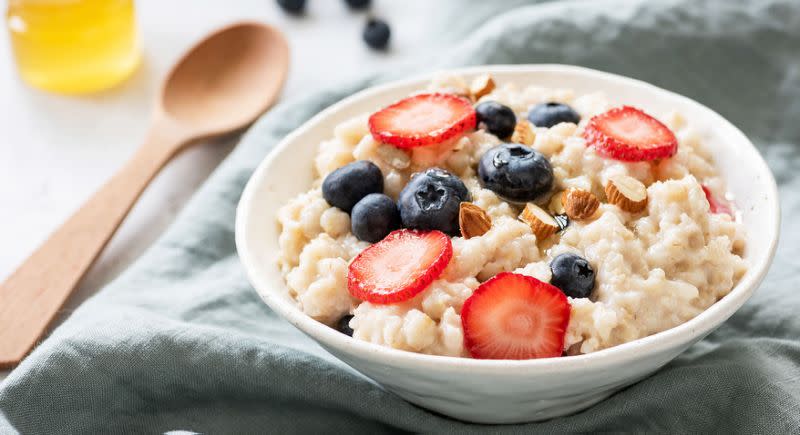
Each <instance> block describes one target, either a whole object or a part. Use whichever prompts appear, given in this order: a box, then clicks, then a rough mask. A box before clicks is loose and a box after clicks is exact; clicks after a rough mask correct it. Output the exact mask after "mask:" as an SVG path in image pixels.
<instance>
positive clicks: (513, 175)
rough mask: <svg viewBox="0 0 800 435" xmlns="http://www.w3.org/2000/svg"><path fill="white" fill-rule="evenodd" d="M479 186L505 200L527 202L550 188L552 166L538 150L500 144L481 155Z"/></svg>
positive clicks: (512, 144)
mask: <svg viewBox="0 0 800 435" xmlns="http://www.w3.org/2000/svg"><path fill="white" fill-rule="evenodd" d="M478 178H479V180H480V182H481V185H482V186H483V187H485V188H487V189H489V190H491V191H493V192H494V193H496V194H498V195H500V196H501V197H503V198H504V199H506V200H509V201H515V202H528V201H534V200H536V199H538V198H540V197H541V196H542V195H545V194H547V192H549V191H550V189H552V187H553V168H552V166H550V162H549V161H548V160H547V158H546V157H545V156H544V155H542V154H541V153H539V152H538V151H536V150H534V149H532V148H528V147H526V146H525V145H520V144H515V143H505V144H500V145H498V146H496V147H494V148H492V149H490V150H489V151H487V152H485V153H484V154H483V156H481V161H480V163H478Z"/></svg>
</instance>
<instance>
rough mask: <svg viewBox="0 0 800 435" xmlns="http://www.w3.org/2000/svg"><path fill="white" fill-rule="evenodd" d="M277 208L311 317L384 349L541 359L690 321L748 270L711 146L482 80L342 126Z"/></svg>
mask: <svg viewBox="0 0 800 435" xmlns="http://www.w3.org/2000/svg"><path fill="white" fill-rule="evenodd" d="M314 170H315V181H314V183H313V185H312V187H311V189H310V190H308V191H307V192H305V193H302V194H300V195H298V196H297V197H295V198H293V199H292V200H290V201H289V202H288V203H287V204H286V205H284V206H283V207H282V208H281V209H280V211H279V212H278V221H279V224H280V226H281V233H280V238H279V244H280V255H279V266H280V268H281V271H282V274H283V276H284V279H285V280H286V284H287V287H288V289H289V292H290V294H291V296H292V297H293V298H294V300H295V301H296V302H297V305H298V307H299V308H300V309H301V310H302V311H303V312H304V313H306V314H307V315H309V316H311V317H312V318H314V319H316V320H318V321H320V322H323V323H325V324H327V325H329V326H330V327H332V328H334V329H336V330H339V331H341V332H342V333H344V334H347V335H351V336H352V337H353V338H354V339H356V340H363V341H368V342H372V343H376V344H379V345H383V346H387V347H391V348H395V349H401V350H406V351H411V352H419V353H425V354H432V355H446V356H458V357H466V358H489V359H530V358H545V357H560V356H568V355H577V354H584V353H590V352H595V351H598V350H601V349H605V348H609V347H612V346H615V345H618V344H622V343H626V342H629V341H632V340H636V339H638V338H642V337H646V336H648V335H652V334H655V333H658V332H661V331H664V330H666V329H669V328H672V327H674V326H677V325H680V324H681V323H684V322H686V321H688V320H690V319H692V318H693V317H695V316H696V315H698V314H699V313H701V312H702V311H703V310H705V309H707V308H708V307H710V306H711V305H713V304H714V303H715V302H716V301H718V300H719V299H720V298H722V297H724V296H725V295H726V294H728V293H729V292H730V291H731V289H732V288H733V287H734V285H735V284H736V283H737V282H738V280H739V279H740V278H741V276H742V275H743V274H744V272H745V270H746V264H745V262H744V260H743V259H742V258H741V254H742V252H743V250H744V237H743V236H744V234H743V229H742V226H741V224H740V223H739V222H737V219H736V208H735V204H733V202H731V201H729V199H728V198H727V197H728V194H727V192H726V186H725V181H724V180H723V179H722V178H721V176H720V175H719V173H718V171H717V169H716V168H715V166H714V156H713V155H712V154H711V152H710V151H709V148H708V146H707V144H706V143H705V142H704V137H703V136H702V135H700V134H698V133H697V131H696V130H694V129H693V128H692V126H691V119H684V118H683V117H682V116H681V114H680V113H677V112H671V113H650V112H648V111H647V107H631V106H625V105H622V104H618V103H616V102H615V101H614V99H613V96H606V95H602V94H600V93H587V94H576V93H574V92H573V91H571V90H569V89H558V88H545V87H540V86H536V85H531V86H524V87H520V86H518V85H517V84H515V83H495V81H494V80H493V79H492V78H491V77H490V76H488V75H484V76H481V77H477V78H475V80H474V81H473V82H472V83H471V84H468V83H466V82H465V81H464V80H463V79H462V78H461V77H457V76H442V77H439V78H437V79H435V80H434V81H433V82H432V83H431V84H430V85H429V88H428V89H420V90H419V91H418V92H417V93H415V94H412V95H410V96H408V97H407V98H404V99H401V100H399V101H397V102H394V103H393V104H390V105H388V106H386V107H383V108H380V107H375V112H373V113H365V114H363V115H361V116H357V117H354V118H352V119H350V120H347V121H345V122H343V123H341V124H340V125H338V126H337V127H336V128H335V129H334V131H333V132H332V137H331V138H330V139H328V140H325V141H323V142H322V143H320V144H319V148H318V152H317V154H316V156H315V159H314Z"/></svg>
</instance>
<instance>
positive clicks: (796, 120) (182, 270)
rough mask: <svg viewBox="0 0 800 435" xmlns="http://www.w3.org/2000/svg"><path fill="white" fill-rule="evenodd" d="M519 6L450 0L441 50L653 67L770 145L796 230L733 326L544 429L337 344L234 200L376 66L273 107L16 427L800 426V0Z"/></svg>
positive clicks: (66, 346) (790, 230)
mask: <svg viewBox="0 0 800 435" xmlns="http://www.w3.org/2000/svg"><path fill="white" fill-rule="evenodd" d="M516 3H518V2H482V1H477V0H476V1H474V2H469V1H466V0H461V1H454V2H450V3H440V2H437V3H436V5H437V6H436V8H437V10H438V13H440V14H442V15H441V23H442V26H441V27H440V28H438V29H433V30H431V32H432V33H431V35H441V38H445V39H444V40H447V41H452V42H453V43H452V44H450V45H448V48H447V50H443V51H442V53H444V54H442V55H441V56H438V57H437V62H439V63H438V64H437V66H439V67H445V66H455V65H466V64H482V63H568V64H577V65H583V66H587V67H592V68H597V69H601V70H605V71H611V72H615V73H619V74H623V75H627V76H631V77H635V78H638V79H642V80H645V81H648V82H651V83H654V84H656V85H658V86H662V87H664V88H667V89H671V90H673V91H676V92H678V93H681V94H684V95H687V96H689V97H691V98H694V99H696V100H698V101H700V102H701V103H704V104H706V105H708V106H710V107H711V108H713V109H715V110H717V111H718V112H720V113H721V114H722V115H723V116H725V117H727V118H728V119H729V120H731V121H732V122H733V123H734V124H736V125H737V126H739V127H741V128H742V130H744V132H745V133H746V134H747V135H748V136H749V137H750V138H751V139H752V140H753V141H754V142H755V143H756V144H757V145H758V147H759V149H760V150H761V152H762V153H763V154H764V155H765V156H766V158H767V160H768V162H769V164H770V166H771V168H772V170H773V171H774V173H775V176H776V178H777V180H778V183H779V185H780V190H781V197H782V206H783V213H784V216H783V219H784V220H783V222H784V225H783V231H782V233H783V238H782V242H781V244H780V246H779V250H778V255H777V257H776V260H775V263H774V265H773V267H772V270H771V272H770V274H769V276H768V277H767V279H766V281H765V282H764V284H763V285H762V286H761V288H760V289H759V291H757V292H756V294H755V296H754V297H753V298H752V300H751V301H749V302H748V303H747V304H746V305H745V306H744V307H743V308H742V309H741V310H740V311H739V312H738V313H737V314H736V315H734V316H733V317H732V318H731V319H730V320H729V321H728V322H726V323H725V324H724V325H723V326H722V327H721V328H720V329H719V330H717V331H716V332H714V333H713V334H711V335H710V336H709V337H708V338H707V339H705V340H703V341H702V342H700V343H698V344H697V345H695V346H693V347H692V348H690V349H689V351H687V352H686V353H684V354H683V355H681V356H680V357H678V358H677V359H676V360H674V361H673V362H671V363H670V364H668V365H667V366H666V367H664V368H663V369H662V370H660V371H659V372H658V373H657V374H655V375H653V376H651V377H649V378H647V379H645V380H643V381H642V382H639V383H638V384H636V385H633V386H631V387H629V388H627V389H625V390H623V391H620V392H619V393H617V394H615V395H613V396H612V397H610V398H609V399H607V400H605V401H603V402H601V403H600V404H598V405H596V406H594V407H592V408H590V409H588V410H586V411H584V412H581V413H579V414H576V415H573V416H570V417H564V418H558V419H553V420H550V421H546V422H542V423H533V424H527V425H513V426H496V427H489V426H480V425H472V424H467V423H463V422H459V421H455V420H452V419H448V418H445V417H442V416H441V415H437V414H434V413H431V412H429V411H426V410H424V409H420V408H418V407H416V406H414V405H411V404H409V403H406V402H404V401H403V400H401V399H400V398H398V397H396V396H394V395H392V394H390V393H387V392H386V391H384V390H383V389H381V388H380V387H379V386H377V385H376V384H375V383H373V382H372V381H370V380H368V379H366V378H365V377H363V376H361V375H360V374H358V373H357V372H355V371H353V370H352V369H350V368H349V367H347V366H346V365H345V364H343V363H341V362H340V361H338V360H336V359H335V358H333V357H332V356H331V355H329V354H328V353H327V352H325V351H324V350H322V349H321V348H320V347H319V346H317V345H316V344H315V343H314V342H313V341H312V340H310V339H308V338H307V337H305V336H304V335H303V334H301V333H300V332H299V331H297V330H296V329H295V328H293V327H292V326H290V325H289V324H288V323H287V322H285V321H283V320H282V319H280V318H279V317H278V316H276V315H275V314H274V313H272V312H271V311H270V310H269V309H268V308H267V307H266V306H265V305H264V304H263V303H262V302H261V301H260V300H259V298H258V296H257V295H256V293H255V291H253V289H252V288H251V287H250V285H249V284H248V282H247V280H246V278H245V274H244V271H243V270H242V267H241V265H240V264H239V261H238V259H237V256H236V251H235V247H234V238H233V223H234V208H235V206H236V203H237V200H238V198H239V195H240V193H241V190H242V188H243V186H244V184H245V182H246V181H247V179H248V177H249V175H250V174H251V172H252V171H253V169H254V167H255V165H256V164H257V163H258V162H259V161H260V160H261V159H262V158H263V157H264V156H265V155H266V154H267V152H269V150H270V148H271V147H272V146H273V145H274V144H275V143H276V142H277V141H279V140H280V139H281V138H282V137H283V136H284V135H286V134H287V133H288V132H289V131H291V130H292V129H294V128H295V127H297V126H298V125H300V124H301V123H302V122H303V121H305V120H306V119H308V118H309V117H311V116H312V115H314V114H315V113H317V112H319V111H320V110H321V109H323V108H324V107H326V106H328V105H330V104H332V103H333V102H335V101H337V100H339V99H341V98H343V97H345V96H347V95H349V94H351V93H352V92H355V91H356V90H358V89H360V88H362V87H364V86H367V85H369V84H371V83H374V82H375V81H376V80H373V79H370V80H361V81H359V82H357V83H354V84H352V85H351V86H337V87H336V88H335V89H336V90H335V91H332V90H327V91H319V92H318V93H316V94H313V95H310V96H307V97H305V98H302V99H298V100H295V101H291V102H286V103H284V104H282V105H280V106H278V107H276V108H275V109H273V110H272V111H271V112H270V113H269V114H267V115H266V116H264V117H263V119H261V120H260V121H259V122H258V123H257V124H256V125H255V126H254V127H253V128H252V129H251V130H250V132H249V133H248V134H247V135H246V136H245V137H244V139H243V140H242V142H241V144H240V145H239V147H238V148H237V149H236V150H235V151H234V152H233V153H232V155H231V156H230V157H229V158H228V159H227V160H226V161H225V162H224V163H223V164H222V165H221V166H220V167H219V169H218V170H217V171H216V173H215V174H213V176H212V177H211V178H210V179H209V180H208V182H207V183H206V184H205V186H204V187H203V188H202V189H201V191H200V192H199V193H198V194H197V196H196V197H195V198H194V199H193V200H192V201H191V203H190V204H189V205H188V206H187V207H186V209H185V210H184V212H183V213H182V215H181V216H180V217H179V218H178V219H177V221H176V222H175V224H174V225H173V226H172V227H171V229H170V230H169V231H168V232H167V233H166V234H165V235H164V236H163V237H162V238H161V240H160V241H159V242H158V243H156V244H155V245H154V246H153V247H152V248H151V249H150V250H149V251H148V252H147V253H146V254H145V255H144V256H143V257H142V258H141V259H140V260H139V261H138V262H137V263H136V264H135V265H134V266H132V267H131V268H130V269H129V270H128V271H127V272H126V273H124V274H123V275H122V276H121V277H120V278H119V279H117V280H116V282H114V283H113V284H112V285H110V286H108V288H106V289H104V290H103V291H101V292H100V293H99V294H98V295H97V296H95V297H93V298H92V299H91V300H89V301H88V302H86V303H85V304H84V305H83V306H81V307H80V308H79V309H78V310H77V311H75V313H74V314H73V315H72V316H71V317H70V318H69V319H68V320H67V321H66V322H65V323H64V324H63V325H62V326H61V327H59V328H58V329H57V330H56V331H55V332H54V333H53V334H52V336H50V337H49V338H48V339H47V340H45V341H44V342H43V343H42V344H41V345H40V346H39V347H38V348H37V349H36V350H35V351H34V352H33V353H32V354H31V355H30V356H29V357H28V358H27V359H26V360H25V361H24V362H23V363H22V364H21V365H20V366H19V367H18V368H17V369H16V370H15V371H13V372H12V373H11V374H10V376H9V377H8V378H7V379H6V380H5V381H4V382H3V383H2V384H1V385H0V432H1V433H16V432H20V433H32V434H38V433H153V432H165V431H173V430H188V431H195V432H201V433H338V432H342V433H345V432H347V433H355V432H358V433H362V432H363V433H382V432H394V431H412V432H442V433H460V434H466V433H473V432H483V431H486V430H488V429H491V430H492V431H494V432H498V433H501V432H502V433H506V432H508V433H516V432H531V431H543V432H571V431H580V432H588V431H620V430H622V431H655V432H670V433H682V432H740V433H789V432H793V433H797V432H798V431H800V316H798V315H797V313H798V312H800V294H798V288H797V285H796V283H797V276H798V274H799V273H800V260H799V259H800V233H798V231H797V229H796V225H795V224H794V222H793V220H794V219H796V218H798V217H799V216H800V215H798V213H799V212H800V175H798V174H800V1H798V0H765V1H752V2H745V1H726V0H716V1H715V0H667V1H658V2H656V1H648V0H633V1H606V0H597V1H567V2H551V3H541V4H534V5H529V6H526V7H522V8H518V9H513V10H511V9H512V8H511V6H510V5H512V4H516ZM492 16H493V17H494V18H489V17H492ZM448 23H452V25H448ZM432 37H433V36H432ZM438 37H439V36H437V38H438ZM456 41H460V42H456ZM420 65H434V63H432V62H428V63H420ZM415 72H419V71H418V70H417V71H415ZM404 74H405V72H394V73H393V74H392V75H393V76H399V75H404ZM380 77H381V79H380V80H385V79H386V77H387V75H382V76H380Z"/></svg>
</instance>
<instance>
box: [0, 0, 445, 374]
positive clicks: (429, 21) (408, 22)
mask: <svg viewBox="0 0 800 435" xmlns="http://www.w3.org/2000/svg"><path fill="white" fill-rule="evenodd" d="M431 3H433V5H432V4H431ZM437 3H438V2H435V3H434V2H429V1H427V0H412V1H406V0H404V1H399V0H373V8H372V11H373V13H374V14H375V15H376V16H380V17H383V18H386V19H387V21H388V22H389V23H390V25H391V26H392V32H393V33H392V41H391V49H390V50H389V52H388V53H379V52H378V53H376V52H373V51H370V50H369V49H368V48H367V47H366V46H365V45H364V43H363V42H362V40H361V30H362V27H363V25H364V22H365V20H366V14H365V13H363V12H360V13H356V12H352V11H349V10H348V9H347V7H346V6H345V3H344V1H343V0H308V6H309V7H308V13H307V14H306V15H305V16H304V17H301V18H294V17H291V16H287V15H285V14H284V13H283V12H282V11H281V10H280V9H279V8H278V7H277V5H276V3H275V0H235V1H234V0H229V1H224V2H223V1H201V0H169V1H158V0H139V1H137V2H136V6H137V15H138V23H139V30H140V34H141V35H140V39H141V42H142V47H143V52H144V61H143V63H142V65H141V66H140V68H139V70H138V71H137V72H136V73H135V74H134V76H133V77H132V78H131V79H129V80H128V81H127V82H126V83H124V84H122V85H121V86H119V87H118V88H116V89H114V90H112V91H109V92H105V93H102V94H97V95H92V96H85V97H65V96H59V95H51V94H46V93H43V92H40V91H37V90H34V89H31V88H28V87H27V86H26V85H25V84H23V83H22V82H21V81H20V79H19V78H18V77H17V75H16V70H15V65H14V60H13V55H12V53H11V49H10V45H9V41H8V35H7V32H6V31H5V25H4V26H3V27H4V29H2V30H0V280H3V279H5V277H6V276H8V275H9V274H10V273H11V272H12V270H13V269H14V267H15V266H16V265H17V264H19V263H20V262H22V261H23V260H24V259H25V258H26V257H27V255H28V254H30V253H31V252H32V251H33V249H34V248H35V247H36V246H37V245H38V244H39V243H41V242H42V241H43V240H44V239H45V238H46V236H47V235H48V233H49V232H50V231H52V230H53V229H55V228H56V227H57V226H58V225H59V223H60V222H62V221H63V220H65V219H66V218H67V217H68V216H69V215H70V214H71V213H72V212H73V211H74V210H76V209H77V208H78V207H79V205H80V204H81V203H82V201H83V200H84V199H86V198H87V197H88V196H89V195H90V194H91V193H92V192H93V191H94V190H95V189H97V188H98V187H99V186H100V185H101V184H102V183H103V181H104V180H106V179H107V178H109V176H110V175H111V174H113V173H114V171H115V170H116V169H117V168H119V167H120V166H121V165H122V163H123V162H124V161H125V160H126V158H127V157H128V156H130V155H131V154H132V153H133V151H134V149H136V147H137V146H138V145H139V144H140V142H141V141H142V139H143V138H144V134H145V131H146V129H147V125H148V121H149V112H150V107H151V101H152V100H153V98H154V96H155V94H156V90H157V88H158V85H159V82H160V79H161V77H162V76H163V75H164V74H165V72H166V71H167V70H168V68H169V67H170V65H171V64H172V63H173V61H174V60H176V59H177V58H178V57H179V56H180V54H181V53H182V52H183V50H184V49H185V48H187V47H188V46H190V45H191V44H192V42H193V41H195V40H196V39H198V38H199V37H201V36H202V35H203V34H205V33H207V32H208V31H210V30H212V29H214V28H216V27H218V26H221V25H223V24H226V23H229V22H232V21H235V20H238V19H254V20H259V21H263V22H267V23H270V24H273V25H274V26H276V27H278V28H279V29H281V30H283V31H284V33H285V34H286V37H287V39H288V40H289V45H290V50H291V59H292V65H291V67H290V72H289V79H288V82H287V85H286V87H285V90H284V93H283V96H282V99H283V100H285V99H287V98H291V97H293V96H297V95H302V94H305V93H308V92H312V91H314V90H315V89H317V88H318V87H319V86H322V85H326V84H331V83H336V82H339V81H343V80H347V79H348V78H349V77H352V76H354V75H357V74H362V73H364V72H366V71H368V70H374V69H387V68H391V67H392V66H394V65H399V64H401V63H403V62H405V61H407V60H408V59H410V58H413V57H417V56H418V55H420V54H422V52H427V51H430V50H432V49H434V48H435V44H433V43H432V42H431V41H429V40H426V39H425V38H426V37H427V36H426V35H429V34H430V32H422V31H419V32H418V31H415V29H418V28H419V27H418V26H427V25H431V26H434V25H436V24H439V23H436V22H435V21H438V20H434V19H433V18H432V17H436V16H437V14H436V13H434V11H431V10H430V9H431V8H435V7H438V6H439V5H438V4H437ZM434 5H435V6H434ZM6 6H7V0H2V1H0V10H2V11H5V10H6ZM440 15H441V14H440ZM437 18H439V19H442V18H443V17H441V16H438V17H437ZM4 24H5V23H4ZM436 42H437V44H443V43H444V42H446V41H441V40H440V41H436ZM231 147H232V143H208V144H203V145H201V146H199V147H196V148H194V149H191V150H189V151H187V152H186V153H184V154H183V155H181V156H179V157H178V158H177V159H176V160H175V161H173V162H172V163H171V164H170V165H169V166H168V167H167V168H166V169H165V170H164V171H163V172H162V174H161V175H160V176H159V177H158V178H157V179H156V180H155V181H154V182H153V184H152V185H151V186H150V188H149V189H148V190H147V191H146V192H145V194H144V195H143V197H142V199H141V200H140V202H139V204H138V205H137V206H136V207H135V208H134V209H133V211H132V213H131V214H130V215H129V217H128V219H127V220H126V221H125V222H124V223H123V225H122V227H121V229H120V231H119V232H118V233H117V235H116V237H114V239H113V240H112V241H111V243H110V244H109V246H108V247H107V249H106V251H105V252H104V253H103V255H102V256H101V258H100V260H99V261H98V262H97V263H96V264H95V266H94V267H93V268H92V269H91V270H90V271H89V274H88V275H87V276H86V278H85V279H84V280H83V282H82V283H81V285H80V288H79V290H78V291H77V293H76V294H74V295H73V297H72V298H71V299H70V300H69V301H68V303H67V305H66V307H65V308H64V310H63V312H62V313H61V315H60V318H59V320H62V319H63V318H64V317H66V316H67V315H68V314H69V312H70V311H71V310H72V309H74V307H76V306H77V305H78V304H80V303H81V302H82V301H84V300H85V299H86V298H88V297H90V296H91V295H92V294H93V293H95V292H96V291H97V290H98V289H99V288H101V287H102V286H103V285H104V284H106V283H108V282H109V281H111V280H113V279H114V277H116V276H117V275H118V274H119V273H120V272H121V271H122V270H124V269H125V268H126V267H127V266H128V265H129V264H130V263H131V262H133V261H134V260H135V259H136V258H137V257H138V256H139V255H141V254H142V252H143V251H144V250H145V249H147V247H148V246H149V245H150V244H151V243H152V242H153V241H154V240H155V239H156V238H157V237H158V236H159V234H161V233H162V232H163V230H164V229H165V228H166V227H167V226H168V225H169V224H170V222H171V221H172V220H173V218H174V216H175V215H176V213H177V212H178V211H179V210H180V209H181V207H182V206H183V205H184V204H185V202H186V201H187V199H188V198H189V197H190V196H191V195H192V193H193V192H194V191H195V190H196V189H197V187H198V186H199V185H200V184H201V183H202V182H203V180H204V179H205V178H206V177H207V175H208V174H209V173H210V172H211V171H212V170H213V169H214V167H215V166H216V165H217V164H218V163H219V161H220V160H221V159H222V158H223V157H224V156H225V155H226V154H227V153H228V152H229V151H230V149H231ZM4 377H5V373H4V372H2V371H0V379H2V378H4Z"/></svg>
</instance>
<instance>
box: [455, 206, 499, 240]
mask: <svg viewBox="0 0 800 435" xmlns="http://www.w3.org/2000/svg"><path fill="white" fill-rule="evenodd" d="M458 226H459V227H460V228H461V235H462V236H463V237H464V238H465V239H471V238H473V237H477V236H482V235H484V234H486V232H487V231H489V229H491V228H492V218H490V217H489V215H488V214H486V212H485V211H484V210H483V209H482V208H480V207H478V206H477V205H475V204H473V203H471V202H462V203H461V205H460V207H459V209H458Z"/></svg>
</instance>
